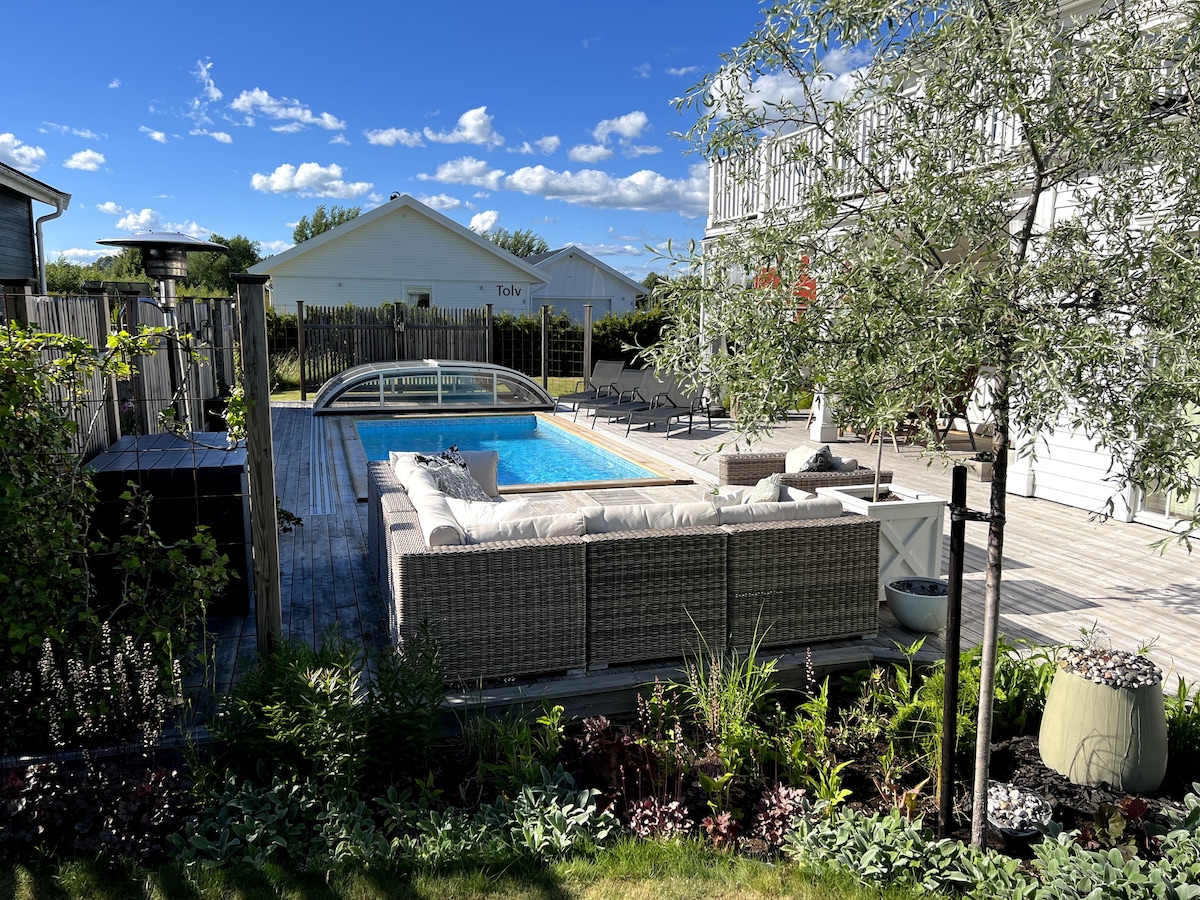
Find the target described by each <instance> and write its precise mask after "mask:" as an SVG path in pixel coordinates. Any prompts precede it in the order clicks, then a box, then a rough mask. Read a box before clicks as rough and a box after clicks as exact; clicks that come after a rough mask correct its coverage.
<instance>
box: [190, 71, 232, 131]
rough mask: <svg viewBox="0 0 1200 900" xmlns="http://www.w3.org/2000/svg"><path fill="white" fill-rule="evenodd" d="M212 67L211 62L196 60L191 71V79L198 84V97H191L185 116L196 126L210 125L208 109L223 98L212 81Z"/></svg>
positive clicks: (210, 119)
mask: <svg viewBox="0 0 1200 900" xmlns="http://www.w3.org/2000/svg"><path fill="white" fill-rule="evenodd" d="M212 67H213V64H212V62H211V61H207V62H206V61H203V60H196V67H195V68H194V69H192V77H194V78H195V79H196V81H198V82H200V95H199V96H197V97H193V98H192V99H191V100H190V101H189V102H188V111H187V113H186V115H187V117H188V118H189V119H191V120H192V121H193V122H195V123H196V125H197V126H203V125H211V124H212V118H211V117H210V116H209V114H208V108H209V106H210V105H212V104H213V103H216V102H218V101H219V100H220V99H221V98H222V97H223V96H225V95H224V94H222V93H221V89H220V88H218V87H217V84H216V82H215V81H213V78H212Z"/></svg>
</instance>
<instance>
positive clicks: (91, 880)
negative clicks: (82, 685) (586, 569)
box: [0, 841, 936, 900]
mask: <svg viewBox="0 0 1200 900" xmlns="http://www.w3.org/2000/svg"><path fill="white" fill-rule="evenodd" d="M916 896H917V895H916V894H912V893H908V892H893V891H888V892H881V891H880V890H879V889H878V888H866V887H863V886H862V885H858V884H856V883H854V882H852V881H849V880H848V879H846V878H843V877H837V876H829V875H819V874H815V873H809V872H805V871H802V870H801V869H799V868H798V867H796V866H793V865H789V864H784V863H780V864H778V865H772V864H769V863H765V862H759V861H754V860H747V859H742V858H739V857H735V856H729V855H727V854H724V853H720V852H718V851H715V850H712V849H710V848H708V847H707V846H705V845H702V844H700V843H697V842H692V843H686V844H682V845H679V844H654V843H643V842H633V841H629V842H624V843H619V844H617V845H616V846H615V847H613V848H611V849H609V850H607V851H605V852H603V853H601V854H600V855H599V857H598V858H597V859H596V860H594V861H593V860H573V861H568V862H562V863H558V864H556V865H553V866H550V867H547V868H544V869H531V870H528V871H509V872H505V873H502V874H493V875H488V874H483V873H477V872H473V873H467V874H453V875H438V876H434V875H409V874H402V873H396V872H389V871H386V870H383V869H369V870H365V871H358V872H351V873H342V874H332V875H330V876H328V878H327V877H326V875H325V874H324V873H295V872H287V871H282V870H279V869H277V868H270V867H268V868H264V869H262V870H254V869H240V870H234V871H223V870H216V869H213V870H197V871H196V872H195V873H194V874H191V875H185V874H184V873H183V872H182V870H181V869H180V868H179V867H178V866H164V867H163V868H161V869H159V870H157V871H146V870H140V869H134V868H131V867H119V866H118V867H106V866H105V865H103V864H101V863H96V862H74V863H67V864H63V865H60V866H52V865H50V864H37V865H30V866H27V865H24V864H9V865H8V866H6V867H4V868H3V869H0V897H5V898H8V897H11V898H14V900H43V898H45V900H76V898H78V900H92V898H106V900H124V898H131V900H132V898H181V900H182V898H187V900H209V898H221V900H225V898H239V900H241V898H244V900H258V898H262V900H268V898H289V900H291V898H295V900H324V898H330V900H334V898H346V900H375V898H414V900H415V898H422V900H464V898H475V897H480V898H482V897H487V898H499V900H547V898H554V900H696V898H713V900H716V898H760V897H763V898H766V897H770V898H796V900H869V898H875V900H879V898H883V897H886V898H895V900H908V898H915V897H916ZM920 896H921V897H922V898H930V897H936V895H931V894H921V895H920Z"/></svg>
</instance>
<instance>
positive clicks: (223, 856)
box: [173, 772, 388, 870]
mask: <svg viewBox="0 0 1200 900" xmlns="http://www.w3.org/2000/svg"><path fill="white" fill-rule="evenodd" d="M173 842H174V845H175V849H176V859H178V860H179V861H180V862H182V863H184V864H186V865H196V864H199V865H203V866H225V865H229V864H231V863H248V864H250V865H252V866H257V867H262V866H264V865H267V864H268V863H275V864H280V865H295V866H299V867H301V868H312V869H316V870H321V869H328V868H329V867H330V865H332V864H336V863H339V862H344V861H346V860H349V859H359V860H362V859H372V858H380V859H383V858H386V857H387V855H388V851H387V847H388V842H387V841H386V840H385V839H384V838H383V837H382V836H381V835H379V834H378V833H377V832H376V830H375V825H374V822H373V821H372V820H371V818H370V817H369V816H367V815H366V805H365V804H364V803H362V802H361V801H360V800H359V799H358V796H357V795H356V794H355V793H354V792H352V791H329V790H327V789H326V787H325V786H323V785H320V784H318V783H317V782H315V781H312V780H310V779H304V780H302V781H287V780H284V779H282V778H280V777H279V776H277V775H276V776H274V777H271V778H269V779H267V778H266V777H265V772H262V773H260V778H259V779H257V780H254V781H251V780H249V779H244V778H240V777H239V776H237V775H230V776H229V777H228V778H227V779H226V780H225V783H224V785H223V786H222V789H221V790H220V791H218V792H216V793H215V794H214V795H213V796H212V797H211V798H210V800H209V802H208V804H207V805H206V806H205V808H204V809H203V810H202V811H201V813H200V815H199V816H198V817H197V819H196V820H195V821H194V822H191V823H189V824H188V826H187V828H186V830H185V832H184V834H183V836H179V835H177V836H176V837H175V838H174V841H173Z"/></svg>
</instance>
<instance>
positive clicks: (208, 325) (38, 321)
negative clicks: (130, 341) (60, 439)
mask: <svg viewBox="0 0 1200 900" xmlns="http://www.w3.org/2000/svg"><path fill="white" fill-rule="evenodd" d="M118 304H119V308H118V309H117V310H116V315H115V316H114V314H113V308H112V305H111V302H110V299H109V297H107V296H105V295H93V296H88V297H44V296H37V295H31V294H7V295H5V297H4V307H3V308H4V318H3V321H4V322H6V323H7V322H15V323H19V324H22V325H27V326H28V325H32V326H34V327H36V328H37V329H38V330H40V331H44V332H51V333H57V334H69V335H73V336H75V337H80V338H83V339H84V340H86V341H88V342H89V343H90V344H91V345H92V346H94V347H103V346H104V345H105V343H106V342H107V339H108V335H109V333H110V330H111V329H112V328H113V327H114V326H116V327H120V328H123V329H125V330H127V331H129V332H131V333H132V332H134V331H136V329H137V328H138V327H139V326H162V325H165V324H166V316H165V314H164V313H163V311H162V310H161V309H159V308H158V306H157V305H156V304H155V303H154V302H153V301H151V300H149V299H148V298H137V297H125V298H123V299H121V300H119V301H118ZM175 314H176V322H177V329H178V332H179V334H180V335H182V336H183V337H182V340H183V341H184V342H186V344H187V345H188V347H190V348H191V349H192V350H193V351H194V352H195V353H196V354H197V355H198V356H199V357H200V359H199V360H198V361H187V358H186V355H185V354H182V353H179V354H178V355H176V356H175V359H176V361H177V367H176V370H175V374H174V375H172V371H171V369H172V356H173V354H172V349H171V347H170V344H169V343H168V341H167V339H166V338H161V339H159V341H158V345H159V346H158V348H157V352H156V353H155V354H154V355H153V356H142V357H138V358H137V359H135V360H134V361H133V364H134V368H135V369H136V374H135V375H134V377H133V378H131V379H129V380H128V381H121V382H117V381H116V380H115V379H102V378H100V377H98V376H97V377H95V378H94V379H93V382H92V383H91V384H89V385H88V389H87V391H86V397H85V398H83V399H82V400H79V399H78V398H70V397H67V396H65V395H63V396H61V397H60V398H59V399H61V400H62V401H63V402H64V405H66V406H67V407H68V408H69V409H70V410H71V415H72V418H73V419H74V420H75V422H76V424H77V425H78V434H77V437H76V439H75V450H76V452H78V453H81V454H82V455H84V456H92V455H94V454H96V453H99V452H101V451H103V450H106V449H107V448H108V447H110V446H111V445H112V444H114V443H115V442H116V441H117V440H118V439H119V438H120V437H121V436H122V435H123V434H154V433H157V432H159V431H162V430H164V429H163V426H162V424H161V421H160V414H161V413H162V412H163V411H164V410H166V409H169V408H171V407H174V408H175V410H176V413H175V415H176V416H180V417H184V418H186V420H187V423H188V427H189V428H190V429H191V430H194V431H203V430H204V429H205V425H206V418H205V413H206V409H205V401H207V400H209V399H211V398H213V397H216V396H218V395H219V394H221V393H224V392H226V391H227V390H228V388H229V386H230V385H232V384H233V379H234V362H233V360H234V356H233V354H234V339H235V328H236V316H235V315H234V312H233V304H232V302H231V301H229V300H222V299H215V300H214V299H183V300H179V301H178V302H177V305H176V308H175Z"/></svg>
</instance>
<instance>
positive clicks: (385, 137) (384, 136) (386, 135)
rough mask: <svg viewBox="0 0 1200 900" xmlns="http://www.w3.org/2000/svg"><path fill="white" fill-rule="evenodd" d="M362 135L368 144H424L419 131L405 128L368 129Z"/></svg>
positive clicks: (384, 145) (415, 145)
mask: <svg viewBox="0 0 1200 900" xmlns="http://www.w3.org/2000/svg"><path fill="white" fill-rule="evenodd" d="M363 136H364V137H365V138H366V139H367V143H368V144H374V145H376V146H377V147H395V146H396V145H397V144H401V145H402V146H405V147H424V146H425V142H424V141H423V140H421V133H420V132H419V131H409V130H408V129H407V128H381V129H375V130H370V129H368V130H366V131H364V132H363Z"/></svg>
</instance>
